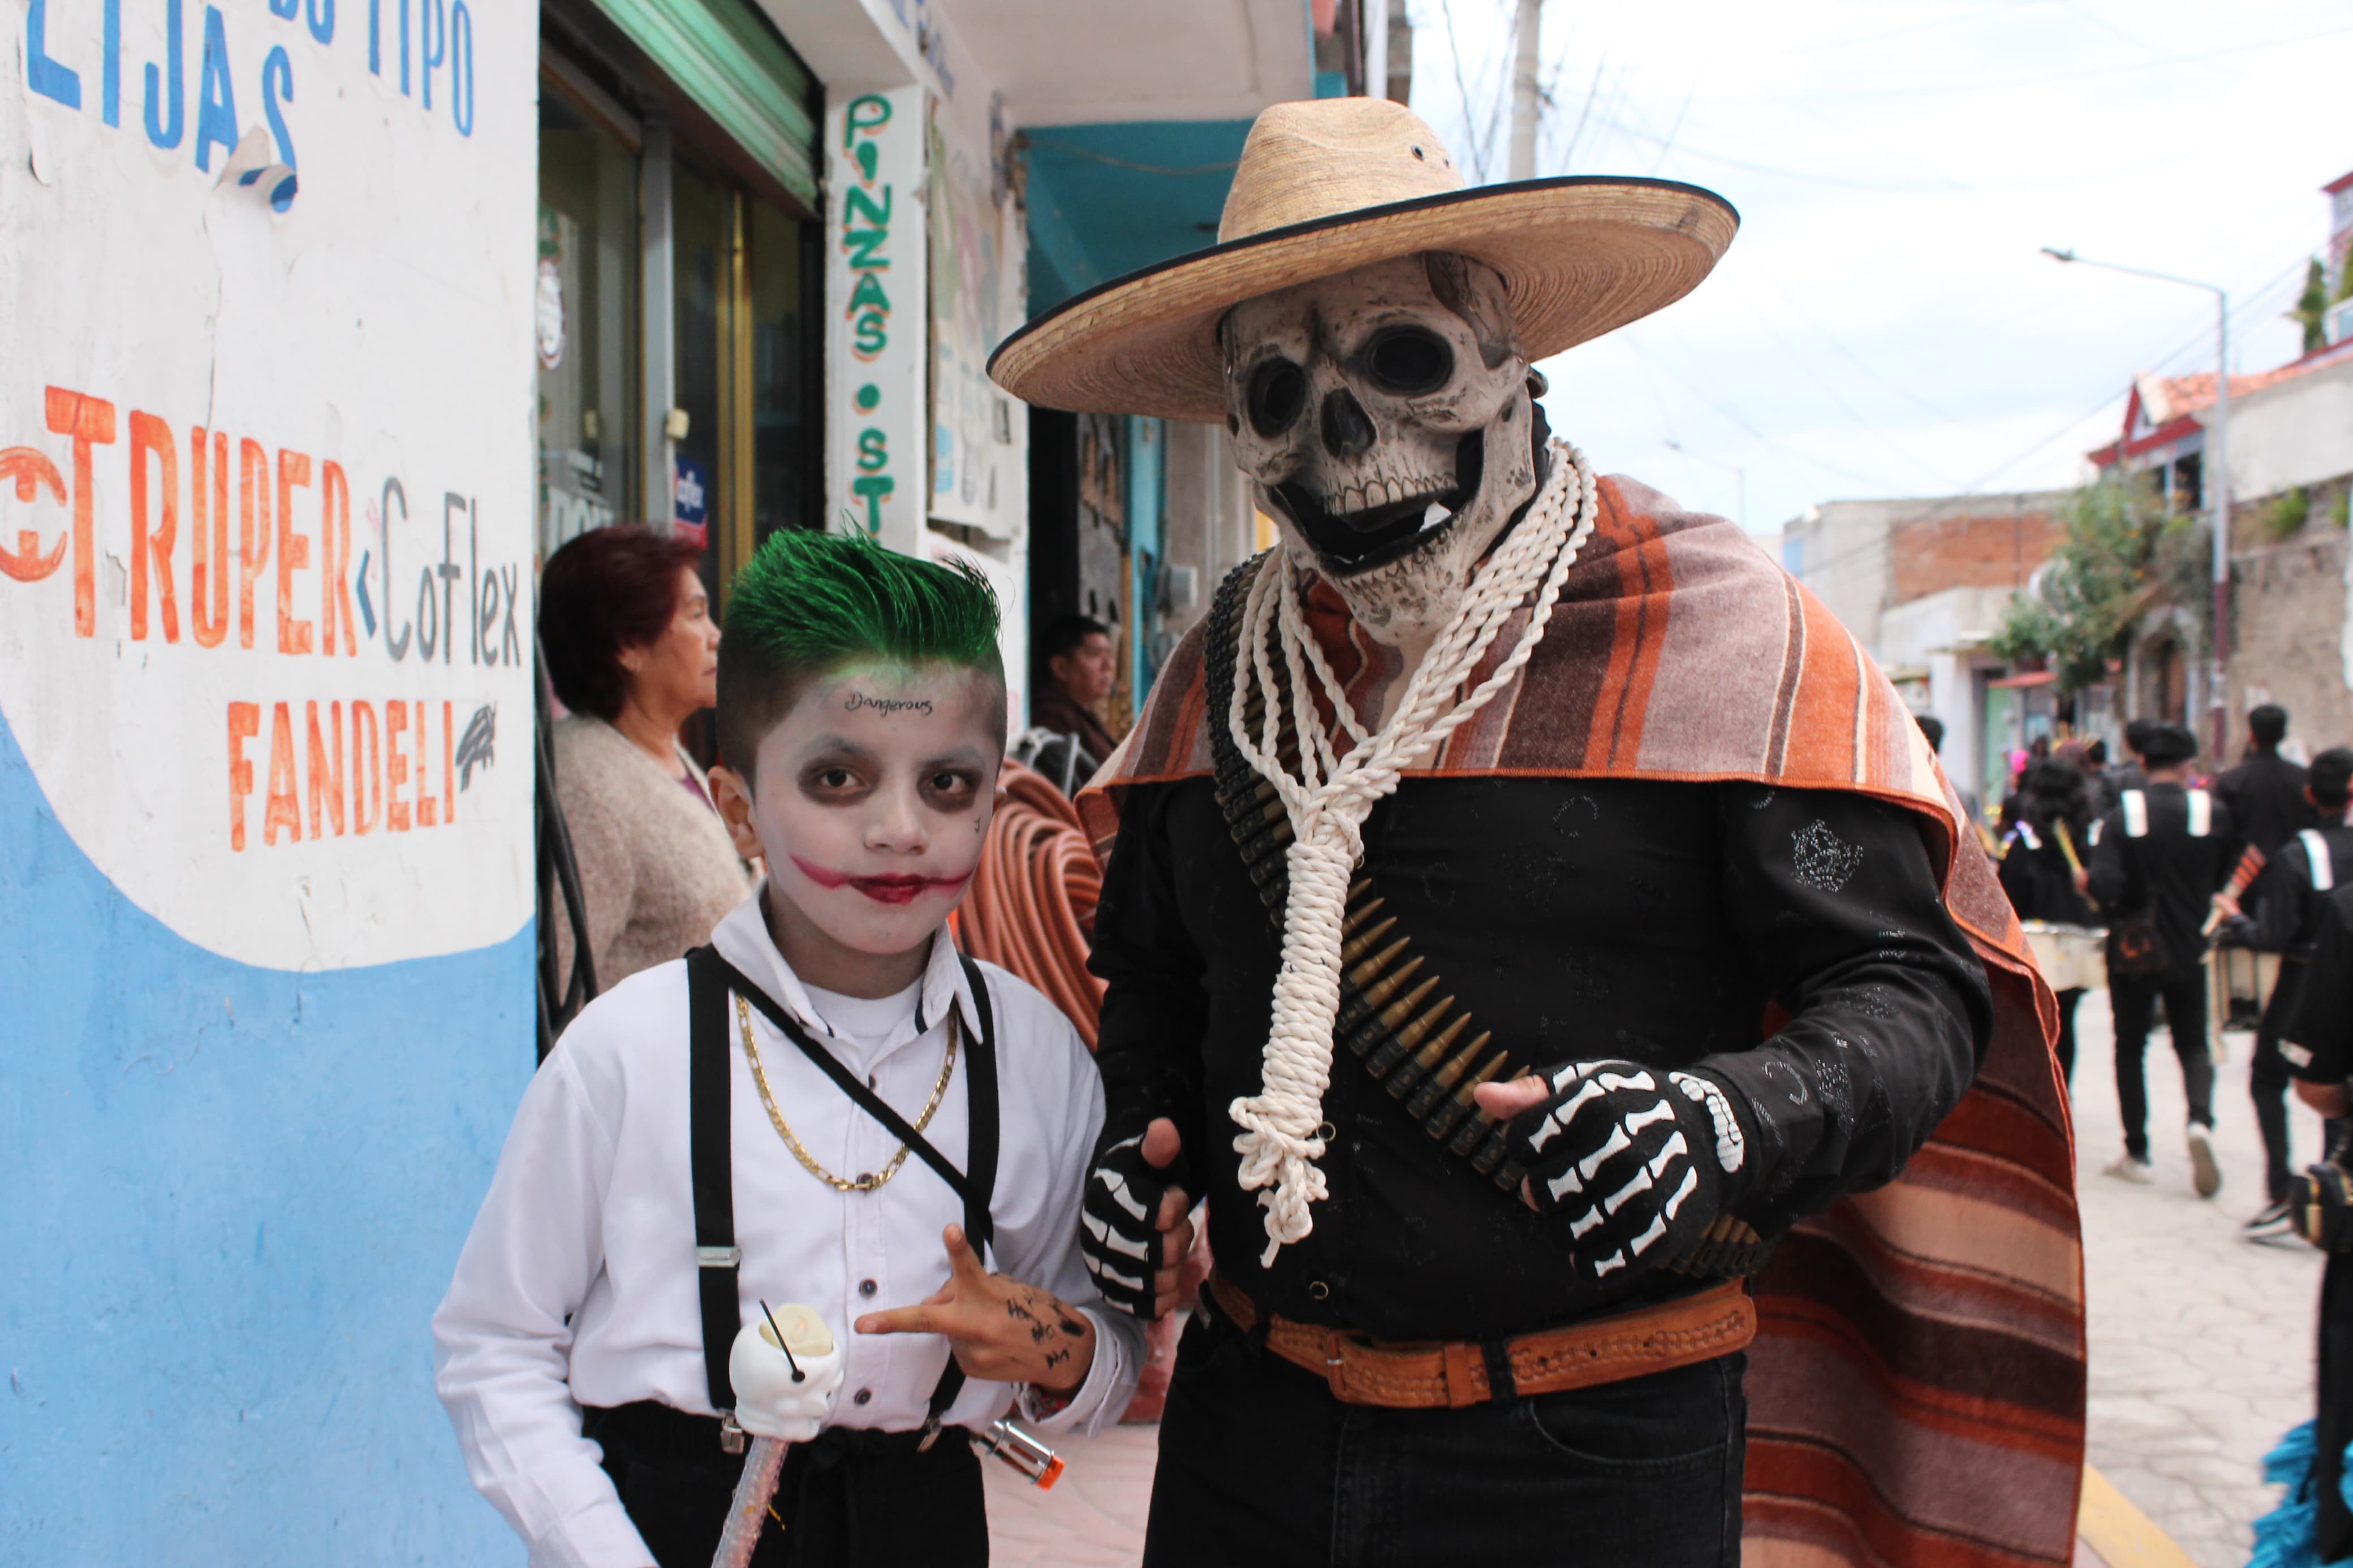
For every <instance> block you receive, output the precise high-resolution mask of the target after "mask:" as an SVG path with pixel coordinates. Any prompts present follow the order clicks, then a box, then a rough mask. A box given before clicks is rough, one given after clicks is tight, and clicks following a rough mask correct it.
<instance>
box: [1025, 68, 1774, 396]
mask: <svg viewBox="0 0 2353 1568" xmlns="http://www.w3.org/2000/svg"><path fill="white" fill-rule="evenodd" d="M1739 226H1740V215H1739V214H1737V213H1736V212H1734V211H1733V210H1732V205H1731V204H1730V203H1729V202H1726V201H1725V199H1724V198H1723V197H1722V196H1719V195H1715V193H1714V192H1712V191H1704V190H1702V189H1700V188H1699V187H1698V186H1696V185H1686V184H1678V183H1677V182H1675V181H1672V180H1630V179H1603V178H1589V177H1584V176H1577V177H1571V178H1561V179H1552V180H1523V181H1519V182H1517V183H1515V184H1505V185H1482V186H1479V187H1476V188H1473V189H1468V190H1466V189H1465V188H1463V184H1462V176H1461V174H1460V173H1458V172H1457V171H1456V169H1455V167H1454V160H1453V159H1451V158H1450V157H1449V156H1447V153H1446V149H1445V148H1444V147H1442V146H1441V145H1440V144H1439V141H1438V138H1437V137H1435V136H1433V135H1432V134H1430V127H1429V126H1427V125H1424V124H1423V123H1422V122H1421V121H1419V119H1417V118H1416V117H1415V116H1414V114H1413V112H1412V111H1411V110H1409V109H1407V108H1405V106H1404V105H1402V104H1398V103H1392V102H1390V101H1388V100H1387V99H1378V98H1329V99H1320V100H1314V101H1312V102H1305V103H1278V104H1275V105H1274V106H1273V107H1271V108H1270V109H1269V110H1266V111H1265V112H1264V113H1262V114H1261V115H1260V116H1259V117H1258V121H1257V123H1255V124H1254V125H1252V126H1251V127H1250V138H1249V140H1248V141H1246V142H1244V143H1243V144H1242V155H1241V162H1240V164H1238V165H1237V166H1236V168H1235V170H1234V183H1233V188H1232V189H1231V190H1230V191H1229V192H1228V193H1227V195H1226V209H1225V214H1224V216H1223V218H1222V219H1221V220H1220V221H1219V225H1218V243H1217V244H1215V245H1213V246H1211V247H1208V249H1207V250H1199V251H1196V252H1194V253H1193V254H1192V255H1190V256H1183V257H1179V258H1176V260H1174V261H1165V262H1162V263H1161V264H1160V265H1158V266H1156V267H1147V268H1145V269H1144V270H1142V271H1140V272H1131V273H1129V274H1128V275H1127V276H1126V277H1124V278H1118V279H1113V280H1112V281H1111V282H1108V283H1104V284H1102V285H1100V286H1098V287H1096V288H1093V289H1088V290H1087V291H1086V292H1085V293H1083V294H1081V295H1078V296H1077V297H1076V298H1074V299H1071V300H1067V301H1065V302H1064V303H1063V304H1061V305H1059V306H1057V307H1056V308H1055V309H1053V310H1049V311H1048V312H1046V314H1044V315H1042V316H1040V317H1039V318H1038V319H1037V320H1036V321H1031V322H1030V323H1029V325H1028V326H1026V327H1024V328H1022V329H1021V330H1020V331H1018V332H1016V333H1014V334H1013V335H1012V336H1011V337H1009V338H1008V339H1007V340H1006V341H1005V342H1004V343H1003V344H1002V345H1000V346H999V347H998V349H997V353H995V354H993V355H991V356H990V357H989V362H988V374H989V375H990V376H991V377H992V378H993V379H994V380H995V381H996V382H997V384H998V385H999V386H1001V387H1003V388H1005V390H1006V391H1008V392H1009V393H1011V394H1012V395H1014V396H1016V397H1018V398H1020V399H1021V400H1022V401H1023V402H1025V403H1034V404H1039V405H1043V406H1045V407H1048V408H1064V409H1069V410H1071V411H1072V412H1075V413H1088V414H1141V415H1147V416H1158V417H1161V418H1164V419H1188V420H1193V421H1196V422H1198V423H1203V424H1214V423H1217V422H1218V421H1220V420H1222V419H1224V418H1225V416H1226V392H1225V379H1224V374H1223V369H1222V366H1221V365H1220V363H1219V353H1218V342H1217V325H1218V321H1219V318H1220V317H1221V316H1223V315H1224V314H1225V313H1226V311H1227V310H1230V309H1231V308H1232V307H1234V306H1235V305H1237V304H1240V302H1241V301H1242V300H1249V299H1252V298H1254V297H1256V296H1258V295H1261V294H1265V293H1269V292H1271V291H1272V290H1274V289H1284V288H1288V287H1290V286H1291V285H1293V284H1295V283H1304V282H1307V281H1309V280H1311V279H1317V278H1329V277H1331V276H1333V275H1335V273H1341V272H1345V271H1348V270H1350V269H1351V268H1357V267H1363V266H1366V265H1368V264H1369V263H1372V262H1376V261H1386V260H1388V259H1390V258H1393V257H1399V256H1411V255H1413V254H1415V253H1417V252H1419V251H1425V250H1451V251H1454V252H1457V253H1459V254H1461V255H1464V256H1469V257H1473V258H1477V259H1478V260H1480V261H1483V262H1485V263H1486V264H1487V265H1488V266H1490V267H1493V268H1495V270H1496V271H1498V272H1500V273H1502V274H1503V276H1504V280H1505V282H1506V283H1507V284H1508V285H1509V287H1510V289H1511V296H1512V310H1513V317H1514V322H1515V323H1516V325H1517V327H1518V331H1519V336H1520V343H1521V346H1522V348H1523V349H1524V350H1525V353H1526V355H1527V358H1528V360H1529V361H1530V362H1531V363H1534V362H1535V361H1536V360H1540V359H1543V358H1545V357H1546V356H1547V355H1550V354H1556V353H1560V352H1561V351H1562V350H1563V349H1567V348H1573V347H1575V346H1576V345H1577V344H1578V343H1581V342H1585V341H1587V340H1588V339H1589V338H1598V337H1599V336H1600V335H1601V334H1602V333H1604V332H1607V331H1614V330H1616V329H1617V328H1619V327H1622V326H1624V325H1625V324H1626V323H1627V322H1629V321H1639V320H1640V319H1641V318H1642V317H1644V316H1647V315H1649V314H1650V313H1651V311H1653V310H1658V309H1660V308H1661V307H1662V306H1664V305H1671V304H1672V303H1673V302H1674V301H1676V300H1680V299H1682V298H1683V296H1684V295H1685V294H1688V293H1690V292H1691V291H1692V289H1694V288H1696V287H1697V286H1698V285H1699V281H1700V279H1703V278H1705V277H1706V276H1707V274H1708V270H1709V268H1713V267H1714V266H1715V263H1716V260H1717V258H1719V257H1721V256H1723V254H1724V251H1725V247H1726V246H1728V245H1730V244H1731V243H1732V236H1733V233H1734V231H1735V230H1736V229H1737V228H1738V227H1739Z"/></svg>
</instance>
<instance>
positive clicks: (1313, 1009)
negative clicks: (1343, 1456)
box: [1226, 441, 1597, 1266]
mask: <svg viewBox="0 0 2353 1568" xmlns="http://www.w3.org/2000/svg"><path fill="white" fill-rule="evenodd" d="M1552 451H1553V458H1554V462H1553V465H1552V472H1551V474H1550V475H1549V476H1548V477H1547V478H1546V482H1545V485H1544V488H1543V489H1542V490H1541V491H1540V492H1539V493H1538V495H1537V497H1536V500H1535V504H1534V505H1533V506H1532V507H1531V508H1530V509H1529V512H1528V515H1527V516H1526V517H1525V518H1523V519H1521V520H1520V524H1519V526H1518V527H1516V528H1514V530H1512V531H1511V533H1510V535H1509V536H1508V537H1507V538H1506V539H1505V540H1504V542H1503V543H1502V544H1501V545H1500V546H1498V547H1497V549H1496V550H1495V552H1494V553H1493V554H1492V555H1491V556H1489V557H1488V559H1487V562H1486V563H1485V564H1484V565H1482V567H1480V569H1479V571H1478V574H1476V575H1475V576H1474V577H1472V580H1471V585H1470V587H1469V589H1468V590H1467V591H1466V592H1465V593H1464V594H1463V596H1462V603H1461V606H1460V607H1458V608H1457V609H1456V611H1455V612H1454V618H1453V619H1452V620H1451V621H1450V622H1448V623H1447V626H1446V628H1445V630H1444V631H1442V632H1440V634H1439V637H1438V639H1437V641H1435V642H1434V643H1432V644H1431V645H1430V650H1429V652H1428V653H1427V654H1425V655H1424V656H1423V658H1422V660H1421V663H1420V664H1419V666H1418V667H1417V668H1415V670H1414V672H1413V675H1412V678H1411V679H1409V680H1408V681H1407V682H1406V689H1405V693H1404V695H1403V696H1402V697H1401V698H1400V699H1399V700H1398V706H1397V710H1396V712H1395V713H1393V714H1392V715H1391V716H1390V718H1389V721H1388V723H1387V724H1384V725H1383V726H1381V728H1380V730H1379V731H1378V732H1377V733H1373V732H1369V731H1366V728H1365V726H1364V724H1363V722H1362V721H1359V720H1358V719H1357V717H1356V711H1355V710H1354V709H1352V708H1351V707H1350V706H1349V702H1348V697H1347V693H1346V692H1345V690H1343V689H1342V688H1341V684H1340V682H1339V680H1338V679H1336V678H1335V675H1334V674H1333V671H1332V666H1331V663H1330V661H1329V660H1328V659H1326V658H1324V650H1323V649H1322V648H1321V647H1317V646H1316V643H1315V638H1314V633H1313V632H1312V631H1310V630H1309V628H1308V626H1307V621H1306V616H1305V613H1304V611H1303V608H1302V605H1301V600H1300V587H1299V584H1300V580H1301V578H1302V577H1303V573H1302V572H1301V571H1300V570H1299V569H1298V566H1299V563H1295V562H1293V560H1292V559H1291V558H1290V555H1289V552H1288V546H1287V544H1286V545H1285V546H1284V547H1282V550H1281V551H1280V552H1278V553H1277V555H1276V556H1275V558H1274V559H1272V560H1271V561H1269V562H1268V563H1266V564H1265V566H1264V567H1262V568H1261V570H1260V572H1259V574H1258V576H1257V577H1256V578H1255V579H1254V580H1253V581H1252V582H1251V584H1250V596H1249V598H1248V599H1247V600H1245V601H1244V604H1243V608H1242V624H1241V628H1240V630H1241V637H1240V640H1239V642H1238V643H1237V645H1236V648H1235V653H1234V690H1233V699H1232V702H1231V704H1230V706H1229V708H1228V710H1227V713H1226V724H1227V727H1228V729H1229V731H1230V732H1231V733H1232V735H1233V739H1234V743H1235V744H1236V745H1237V746H1238V747H1240V750H1241V753H1242V756H1243V757H1244V758H1245V759H1247V760H1248V761H1249V763H1250V766H1251V767H1253V768H1255V769H1256V770H1257V771H1258V773H1260V774H1261V776H1262V777H1264V778H1266V779H1267V780H1269V781H1270V782H1271V783H1272V784H1273V785H1274V787H1275V791H1276V793H1277V795H1280V796H1281V798H1282V805H1283V809H1284V811H1285V812H1286V813H1287V814H1288V816H1290V818H1291V831H1292V841H1291V847H1290V849H1289V850H1288V852H1287V857H1286V865H1287V867H1288V869H1289V871H1290V876H1291V894H1290V900H1289V901H1288V902H1287V903H1286V904H1285V905H1284V906H1283V911H1282V973H1281V975H1280V977H1279V978H1278V979H1277V980H1276V982H1275V986H1274V1008H1273V1016H1272V1020H1271V1030H1270V1032H1269V1035H1268V1037H1267V1042H1266V1054H1265V1058H1264V1066H1263V1069H1262V1072H1261V1085H1260V1091H1259V1092H1258V1093H1257V1094H1255V1095H1250V1096H1246V1097H1244V1098H1241V1099H1238V1100H1235V1101H1234V1102H1233V1104H1232V1106H1231V1107H1230V1108H1229V1111H1228V1114H1229V1115H1230V1116H1231V1117H1232V1118H1233V1121H1234V1124H1235V1125H1236V1126H1238V1127H1240V1128H1241V1129H1242V1132H1241V1135H1240V1137H1238V1138H1236V1139H1235V1140H1234V1148H1235V1150H1236V1151H1237V1152H1240V1155H1241V1157H1242V1159H1241V1185H1242V1190H1243V1191H1245V1192H1251V1191H1256V1192H1257V1193H1258V1194H1259V1202H1260V1203H1261V1205H1264V1206H1265V1208H1266V1211H1267V1212H1266V1234H1267V1247H1266V1251H1265V1253H1264V1254H1263V1256H1262V1257H1261V1259H1260V1262H1261V1265H1262V1266H1263V1265H1270V1264H1271V1263H1273V1261H1274V1258H1275V1255H1276V1254H1277V1253H1278V1252H1280V1251H1281V1250H1282V1247H1284V1246H1285V1245H1286V1244H1288V1243H1291V1242H1294V1241H1299V1240H1303V1238H1305V1237H1306V1236H1307V1235H1308V1234H1309V1233H1310V1232H1311V1231H1313V1230H1314V1228H1315V1222H1314V1217H1313V1215H1310V1213H1309V1212H1308V1208H1309V1205H1311V1204H1314V1203H1316V1202H1318V1201H1319V1200H1321V1199H1322V1198H1323V1197H1324V1194H1325V1193H1326V1191H1327V1189H1326V1187H1325V1185H1324V1173H1323V1172H1322V1171H1321V1170H1319V1169H1317V1168H1316V1165H1315V1162H1316V1161H1317V1160H1319V1159H1321V1158H1322V1157H1323V1154H1324V1140H1323V1139H1322V1138H1321V1137H1320V1136H1318V1135H1317V1134H1318V1129H1319V1128H1321V1127H1322V1125H1323V1122H1324V1089H1325V1088H1326V1087H1327V1086H1328V1085H1329V1084H1330V1083H1331V1081H1332V1022H1333V1019H1334V1017H1335V1016H1336V1015H1337V1014H1338V1012H1339V1010H1340V921H1341V916H1342V913H1343V910H1344V907H1345V904H1346V902H1347V897H1348V883H1349V880H1350V878H1351V876H1352V874H1353V873H1354V871H1355V869H1356V862H1357V860H1358V859H1359V858H1362V856H1363V852H1364V841H1363V837H1362V829H1363V827H1364V823H1365V818H1366V816H1368V815H1370V814H1371V812H1372V809H1373V805H1374V803H1375V802H1377V801H1378V800H1379V799H1380V798H1381V797H1382V796H1383V795H1388V794H1389V793H1390V792H1391V791H1392V790H1394V789H1396V788H1397V785H1398V776H1399V775H1400V774H1401V773H1404V771H1405V770H1406V769H1407V768H1408V767H1409V766H1411V765H1412V764H1413V763H1415V762H1416V761H1417V760H1418V759H1419V758H1420V757H1421V756H1423V755H1424V754H1425V753H1430V752H1435V751H1436V750H1437V748H1438V747H1439V746H1440V745H1442V744H1443V743H1444V742H1445V740H1446V738H1447V736H1449V735H1450V734H1451V733H1453V731H1455V729H1456V728H1457V727H1459V726H1460V725H1461V723H1462V722H1463V721H1465V720H1467V719H1469V718H1470V717H1471V716H1472V714H1474V713H1476V712H1478V711H1479V710H1480V709H1481V708H1482V707H1484V706H1485V705H1486V703H1487V700H1488V699H1490V698H1492V697H1493V696H1494V695H1495V693H1496V692H1498V691H1500V690H1502V689H1503V688H1504V686H1505V685H1507V684H1509V683H1510V681H1511V680H1512V679H1513V678H1514V677H1515V676H1516V675H1518V674H1519V672H1520V668H1521V667H1522V666H1523V665H1525V664H1526V663H1527V661H1528V659H1529V658H1530V657H1531V656H1532V655H1533V654H1534V653H1535V648H1536V644H1537V643H1538V642H1539V641H1541V640H1542V639H1543V637H1544V632H1545V626H1546V622H1548V621H1549V620H1551V618H1552V610H1553V605H1554V604H1555V602H1556V601H1557V600H1558V599H1559V597H1560V589H1561V584H1563V583H1564V582H1565V581H1567V577H1568V569H1569V567H1570V566H1571V565H1572V564H1574V563H1575V562H1576V560H1577V552H1578V551H1579V550H1581V549H1583V548H1584V545H1585V542H1586V540H1587V538H1588V536H1590V535H1591V533H1592V531H1593V520H1594V515H1595V510H1596V506H1597V490H1596V487H1595V483H1594V478H1593V470H1592V469H1591V468H1589V467H1588V465H1587V463H1586V460H1585V454H1584V453H1582V452H1580V451H1578V450H1577V448H1576V447H1571V446H1569V445H1567V443H1565V442H1560V441H1556V442H1554V443H1553V446H1552ZM1532 594H1533V595H1535V604H1534V605H1533V606H1532V607H1531V608H1530V610H1529V614H1528V618H1527V624H1526V625H1525V627H1523V628H1522V630H1521V632H1520V636H1519V640H1518V641H1517V642H1516V643H1514V645H1513V647H1512V651H1511V652H1510V653H1509V654H1508V655H1507V656H1505V658H1504V660H1503V662H1502V663H1501V664H1499V665H1497V666H1496V667H1495V670H1494V673H1493V674H1492V675H1490V676H1489V677H1488V678H1487V679H1485V680H1483V681H1482V682H1480V684H1479V685H1478V687H1477V688H1476V689H1473V690H1472V691H1470V692H1468V693H1465V692H1464V691H1463V690H1462V684H1463V682H1464V681H1466V680H1468V679H1471V676H1472V672H1473V671H1475V670H1476V669H1477V668H1479V662H1480V660H1481V659H1482V658H1485V657H1486V655H1487V650H1488V648H1489V647H1490V646H1491V645H1492V644H1493V642H1494V640H1495V637H1496V636H1497V634H1498V633H1500V632H1501V631H1502V629H1503V627H1504V623H1505V622H1507V621H1509V620H1510V619H1511V617H1512V616H1513V615H1514V613H1515V612H1516V611H1518V610H1519V609H1520V608H1521V606H1522V605H1527V604H1528V601H1529V596H1530V595H1532ZM1270 628H1273V629H1274V630H1275V631H1276V632H1277V634H1278V635H1277V637H1275V638H1274V639H1272V640H1275V641H1276V642H1277V643H1278V644H1279V646H1280V647H1281V649H1282V658H1283V663H1284V667H1285V673H1286V674H1287V675H1288V676H1289V678H1290V679H1289V687H1290V699H1291V709H1292V711H1291V713H1290V715H1289V721H1290V723H1291V725H1292V728H1293V732H1294V733H1296V734H1297V735H1298V737H1299V773H1298V774H1297V775H1296V776H1293V774H1292V773H1289V772H1288V771H1286V770H1285V769H1284V767H1283V765H1282V761H1281V757H1280V742H1281V736H1282V724H1283V721H1284V717H1285V716H1284V714H1283V713H1282V686H1280V685H1279V684H1278V683H1277V682H1276V680H1275V678H1274V669H1273V666H1272V663H1271V660H1270V658H1269V657H1268V647H1267V645H1268V643H1269V641H1270V638H1269V636H1268V632H1269V630H1270ZM1311 668H1312V669H1313V670H1314V678H1315V682H1316V689H1321V690H1322V692H1323V694H1324V698H1325V700H1327V701H1328V702H1329V703H1330V704H1331V707H1332V711H1333V713H1334V714H1335V716H1336V717H1337V718H1338V720H1339V722H1340V727H1341V729H1342V730H1343V731H1345V734H1346V736H1347V737H1348V740H1349V742H1351V743H1350V746H1349V749H1348V751H1347V752H1345V754H1342V753H1338V752H1335V750H1334V744H1333V740H1332V737H1331V736H1330V735H1329V734H1328V733H1327V732H1326V731H1325V730H1324V723H1323V721H1322V719H1321V717H1320V716H1319V715H1318V714H1317V712H1316V710H1315V700H1314V689H1311V688H1310V686H1309V684H1308V672H1309V670H1310V669H1311ZM1253 683H1255V685H1256V687H1257V689H1258V691H1259V692H1260V694H1261V698H1262V700H1263V711H1262V712H1261V716H1260V720H1259V726H1258V729H1259V732H1258V733H1257V734H1256V735H1252V734H1250V733H1249V726H1248V725H1247V724H1246V723H1245V722H1244V720H1243V714H1244V712H1245V711H1246V709H1247V705H1248V702H1249V699H1250V689H1251V687H1252V685H1253ZM1267 1188H1271V1189H1272V1191H1271V1192H1270V1191H1266V1190H1264V1189H1267Z"/></svg>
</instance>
